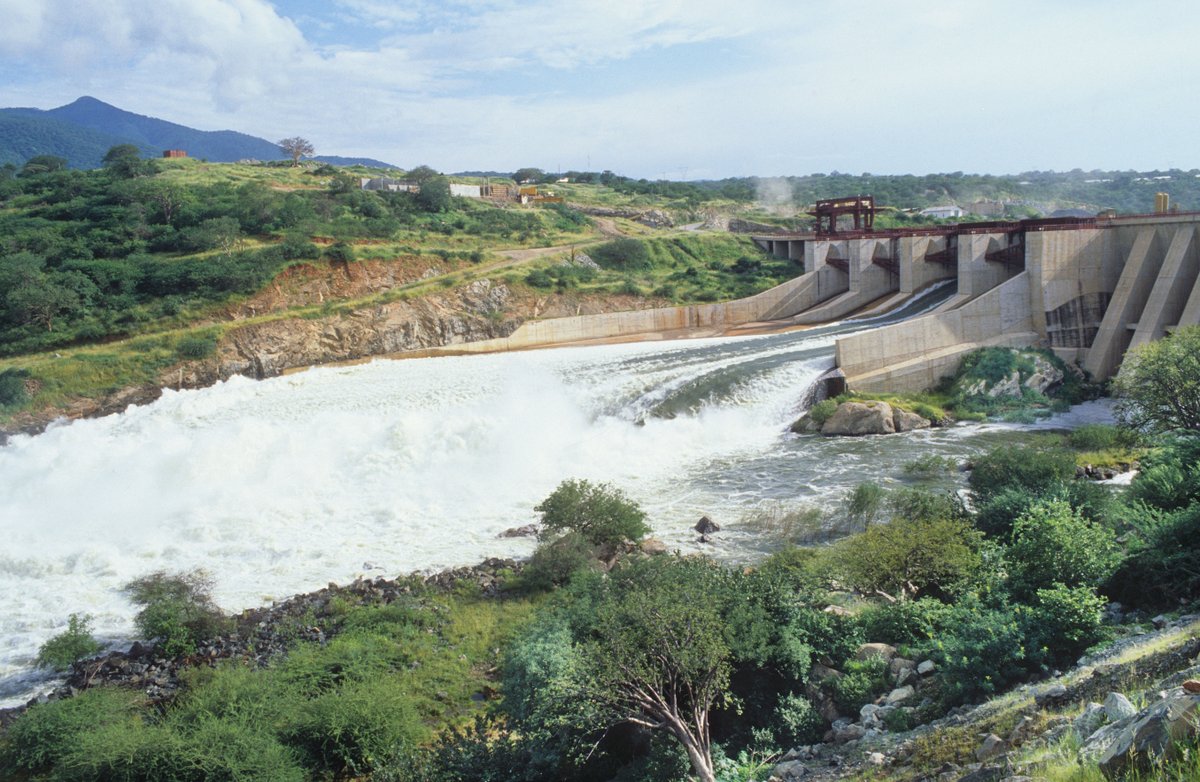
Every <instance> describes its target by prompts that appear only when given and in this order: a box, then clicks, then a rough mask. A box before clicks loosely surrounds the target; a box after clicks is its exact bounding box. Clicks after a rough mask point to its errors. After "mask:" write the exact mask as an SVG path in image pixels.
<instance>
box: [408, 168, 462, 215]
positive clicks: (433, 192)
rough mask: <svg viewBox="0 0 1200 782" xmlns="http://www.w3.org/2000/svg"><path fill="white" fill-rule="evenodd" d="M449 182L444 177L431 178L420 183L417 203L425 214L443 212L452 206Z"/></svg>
mask: <svg viewBox="0 0 1200 782" xmlns="http://www.w3.org/2000/svg"><path fill="white" fill-rule="evenodd" d="M451 199H452V196H451V195H450V180H449V179H446V177H444V176H433V177H430V178H429V179H426V180H425V181H424V182H422V183H421V190H420V192H418V193H417V203H418V204H420V206H421V208H422V209H424V210H425V211H426V212H445V211H448V210H449V209H450V207H451V205H452V203H453V202H452V200H451Z"/></svg>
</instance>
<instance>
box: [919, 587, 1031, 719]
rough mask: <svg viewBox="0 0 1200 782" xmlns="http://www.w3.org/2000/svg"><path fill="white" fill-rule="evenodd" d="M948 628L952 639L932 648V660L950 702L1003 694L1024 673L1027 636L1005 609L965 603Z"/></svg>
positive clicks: (945, 637) (939, 641)
mask: <svg viewBox="0 0 1200 782" xmlns="http://www.w3.org/2000/svg"><path fill="white" fill-rule="evenodd" d="M947 626H948V627H949V628H951V629H950V630H949V631H948V633H943V634H942V635H941V636H940V637H939V638H938V639H937V640H936V641H935V642H934V659H936V660H937V663H938V667H939V670H940V673H941V676H942V679H943V682H944V684H945V687H946V692H947V695H948V696H949V698H950V700H951V701H955V702H963V701H967V700H971V699H974V698H977V697H979V696H984V695H991V694H993V693H996V692H999V691H1000V690H1003V689H1005V688H1006V687H1007V686H1008V685H1009V684H1011V683H1012V682H1013V681H1015V680H1016V679H1017V678H1018V677H1020V676H1021V675H1022V674H1023V673H1024V672H1025V668H1024V661H1025V636H1024V633H1023V632H1022V628H1021V626H1020V624H1019V623H1018V621H1017V617H1016V616H1015V614H1013V613H1012V611H1010V610H1008V609H1007V607H1005V608H999V609H991V608H985V607H983V606H982V605H980V604H979V602H978V601H976V600H966V601H962V602H960V603H959V604H958V605H956V606H955V607H954V609H953V610H952V611H951V612H950V615H949V617H948V620H947Z"/></svg>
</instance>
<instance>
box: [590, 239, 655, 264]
mask: <svg viewBox="0 0 1200 782" xmlns="http://www.w3.org/2000/svg"><path fill="white" fill-rule="evenodd" d="M588 254H589V255H591V257H592V260H594V261H595V262H596V263H598V264H599V265H600V266H602V267H603V268H605V269H616V270H617V271H634V270H639V269H648V268H650V265H651V260H650V251H649V250H648V249H647V248H646V244H645V242H642V241H640V240H638V239H628V238H625V239H613V240H612V241H608V242H605V243H604V244H602V245H599V246H597V247H593V248H591V249H590V250H589V251H588Z"/></svg>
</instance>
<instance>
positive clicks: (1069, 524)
mask: <svg viewBox="0 0 1200 782" xmlns="http://www.w3.org/2000/svg"><path fill="white" fill-rule="evenodd" d="M1005 559H1006V561H1007V562H1008V566H1009V582H1010V585H1011V587H1012V591H1013V594H1015V595H1017V596H1018V597H1021V598H1023V599H1032V598H1033V597H1034V596H1035V595H1036V594H1037V591H1038V590H1039V589H1044V588H1049V587H1052V586H1054V585H1055V584H1061V585H1065V586H1068V587H1080V586H1087V587H1095V586H1097V585H1099V584H1100V582H1102V581H1103V580H1104V579H1106V578H1108V577H1109V576H1110V575H1111V574H1112V572H1113V570H1115V569H1116V566H1117V563H1118V562H1119V561H1120V559H1121V555H1120V553H1119V551H1118V549H1117V543H1116V536H1115V535H1113V533H1112V531H1111V530H1109V529H1108V528H1106V527H1102V526H1101V525H1099V524H1096V523H1094V522H1091V521H1088V520H1087V519H1085V518H1084V517H1083V515H1082V514H1080V513H1079V511H1077V510H1075V509H1074V508H1072V507H1071V505H1070V504H1069V503H1068V502H1066V501H1065V500H1061V499H1050V500H1043V501H1041V502H1039V503H1038V504H1036V505H1034V506H1033V507H1032V508H1030V509H1029V510H1028V511H1027V512H1026V513H1025V514H1024V515H1022V516H1021V517H1020V518H1018V519H1017V521H1016V523H1015V524H1014V525H1013V542H1012V544H1011V545H1010V546H1009V547H1008V550H1007V552H1006V553H1005Z"/></svg>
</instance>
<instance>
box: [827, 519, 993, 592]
mask: <svg viewBox="0 0 1200 782" xmlns="http://www.w3.org/2000/svg"><path fill="white" fill-rule="evenodd" d="M979 546H980V539H979V533H978V532H976V531H975V529H974V528H973V527H971V525H970V524H969V523H967V522H965V521H963V520H962V519H957V518H918V519H904V518H896V519H893V520H892V521H891V522H890V523H888V524H877V525H875V526H874V527H871V528H870V529H868V530H867V531H866V532H863V533H861V534H858V535H853V536H851V537H849V538H845V539H843V540H841V541H838V542H837V543H836V544H834V546H833V548H832V550H831V551H830V566H831V569H832V572H833V574H834V576H835V577H836V578H837V579H838V580H839V581H840V582H842V583H844V584H845V585H847V586H850V587H852V588H854V589H858V590H860V591H863V592H876V591H881V592H885V593H887V594H890V595H895V596H900V595H909V596H916V595H939V594H948V593H952V592H954V591H955V590H956V589H957V588H959V587H960V586H961V585H962V584H964V583H965V582H966V581H968V580H969V579H970V578H971V577H972V576H973V574H974V573H975V571H976V570H977V569H978V567H979V565H980V555H979Z"/></svg>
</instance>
